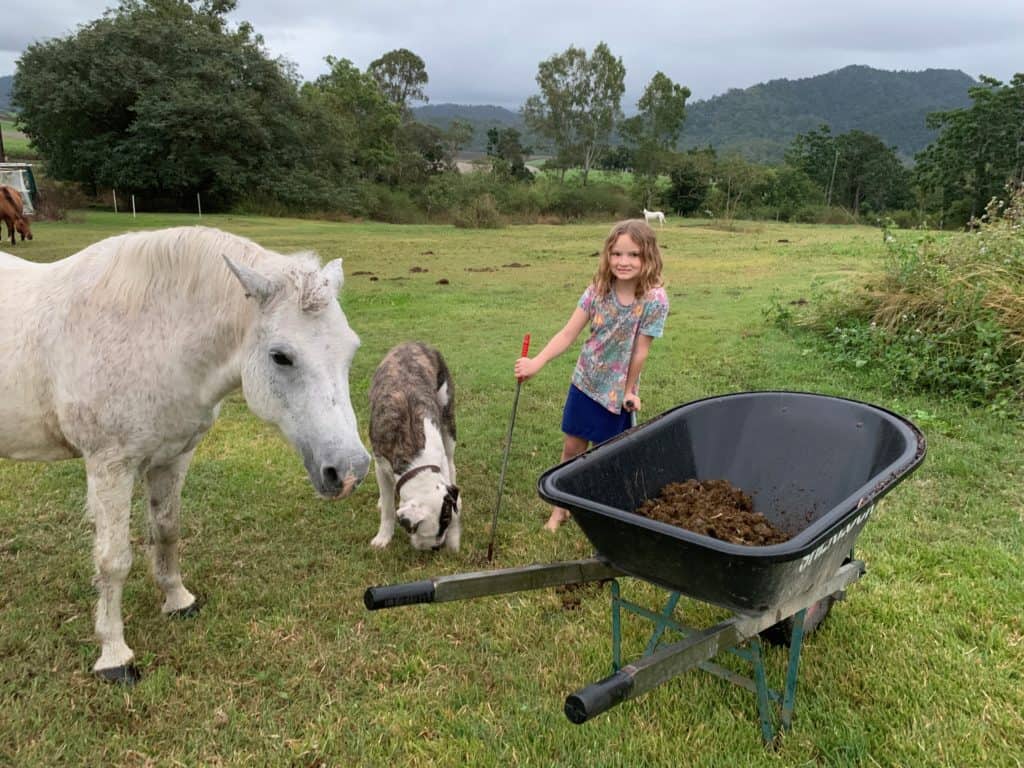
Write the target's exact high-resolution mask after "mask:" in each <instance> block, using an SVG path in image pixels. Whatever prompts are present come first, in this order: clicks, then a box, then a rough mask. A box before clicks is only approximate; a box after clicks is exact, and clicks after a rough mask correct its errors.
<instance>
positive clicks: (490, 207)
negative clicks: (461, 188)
mask: <svg viewBox="0 0 1024 768" xmlns="http://www.w3.org/2000/svg"><path fill="white" fill-rule="evenodd" d="M454 220H455V226H456V227H459V228H461V229H500V228H501V227H502V226H504V223H503V222H502V220H501V214H500V213H498V205H497V203H496V202H495V200H494V196H493V195H492V194H490V193H489V192H485V193H484V194H482V195H479V196H477V197H474V198H473V199H472V200H470V201H469V202H468V203H466V204H464V205H463V206H461V207H460V208H459V209H458V210H457V211H456V212H455V216H454Z"/></svg>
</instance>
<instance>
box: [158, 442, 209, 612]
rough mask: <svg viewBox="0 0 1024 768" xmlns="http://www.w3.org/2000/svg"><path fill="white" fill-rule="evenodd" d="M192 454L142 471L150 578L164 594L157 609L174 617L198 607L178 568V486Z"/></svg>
mask: <svg viewBox="0 0 1024 768" xmlns="http://www.w3.org/2000/svg"><path fill="white" fill-rule="evenodd" d="M192 453H193V452H192V451H189V452H188V453H183V454H182V455H181V456H179V457H178V458H176V459H175V460H174V461H172V462H171V463H170V464H167V465H165V466H162V467H152V468H150V470H149V471H148V472H146V486H147V488H148V492H149V531H150V545H151V546H150V550H149V556H150V563H151V564H152V566H153V579H154V581H156V583H157V585H158V586H159V587H160V589H161V590H162V591H163V593H164V604H163V607H162V608H161V610H162V611H163V612H164V613H166V614H173V615H178V616H191V615H193V614H194V613H196V612H197V610H198V605H197V603H196V598H195V595H193V594H192V593H191V592H189V591H188V590H187V589H185V587H184V586H183V585H182V583H181V571H180V570H179V568H178V540H179V538H180V531H181V524H180V520H181V486H182V485H184V483H185V473H186V472H188V465H189V463H190V462H191V461H192Z"/></svg>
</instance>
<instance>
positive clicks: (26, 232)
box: [14, 216, 32, 240]
mask: <svg viewBox="0 0 1024 768" xmlns="http://www.w3.org/2000/svg"><path fill="white" fill-rule="evenodd" d="M14 228H15V229H16V230H18V234H19V235H21V239H22V240H31V239H32V225H31V224H29V223H28V217H27V216H18V217H17V218H15V219H14Z"/></svg>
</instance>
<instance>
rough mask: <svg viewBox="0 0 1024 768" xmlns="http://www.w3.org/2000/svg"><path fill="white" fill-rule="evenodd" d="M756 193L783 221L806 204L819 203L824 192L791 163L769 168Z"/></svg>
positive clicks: (787, 219)
mask: <svg viewBox="0 0 1024 768" xmlns="http://www.w3.org/2000/svg"><path fill="white" fill-rule="evenodd" d="M756 193H757V194H758V196H759V197H760V201H761V203H762V204H763V205H764V206H765V207H766V208H768V209H770V210H772V211H774V212H775V218H776V219H781V220H782V221H789V220H790V219H792V218H793V216H794V215H795V214H796V213H797V212H798V211H799V210H800V209H801V208H803V207H804V206H806V205H814V204H817V203H819V201H820V200H821V194H822V192H821V189H820V188H819V187H818V185H817V184H815V183H814V182H813V181H811V179H810V178H808V176H807V174H806V173H804V172H803V171H802V170H800V169H799V168H794V167H793V166H791V165H780V166H776V167H770V168H768V169H767V172H766V174H765V177H764V180H763V182H762V184H761V186H760V187H759V189H758V190H756Z"/></svg>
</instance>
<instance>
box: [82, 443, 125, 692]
mask: <svg viewBox="0 0 1024 768" xmlns="http://www.w3.org/2000/svg"><path fill="white" fill-rule="evenodd" d="M85 468H86V473H87V485H88V501H87V503H88V507H89V514H90V515H91V517H92V519H93V521H94V523H95V525H96V540H95V542H94V544H93V560H94V562H95V564H96V587H97V589H98V591H99V599H98V600H97V603H96V639H97V640H98V641H99V643H100V657H99V659H97V660H96V663H95V664H94V665H93V671H94V672H96V673H97V674H99V675H101V676H102V677H105V678H107V679H108V680H113V681H118V682H127V683H133V682H135V681H136V680H137V679H138V673H137V672H136V671H135V669H134V667H133V666H132V659H133V658H134V654H133V653H132V649H131V648H129V647H128V645H127V644H126V643H125V641H124V624H123V622H122V620H121V592H122V590H123V588H124V582H125V579H126V578H127V577H128V571H129V570H130V569H131V566H132V548H131V542H130V540H129V523H130V519H131V502H132V485H133V484H134V481H135V471H134V467H132V466H130V465H129V464H128V463H127V462H124V461H105V460H101V459H97V458H95V457H90V458H87V459H86V462H85Z"/></svg>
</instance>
